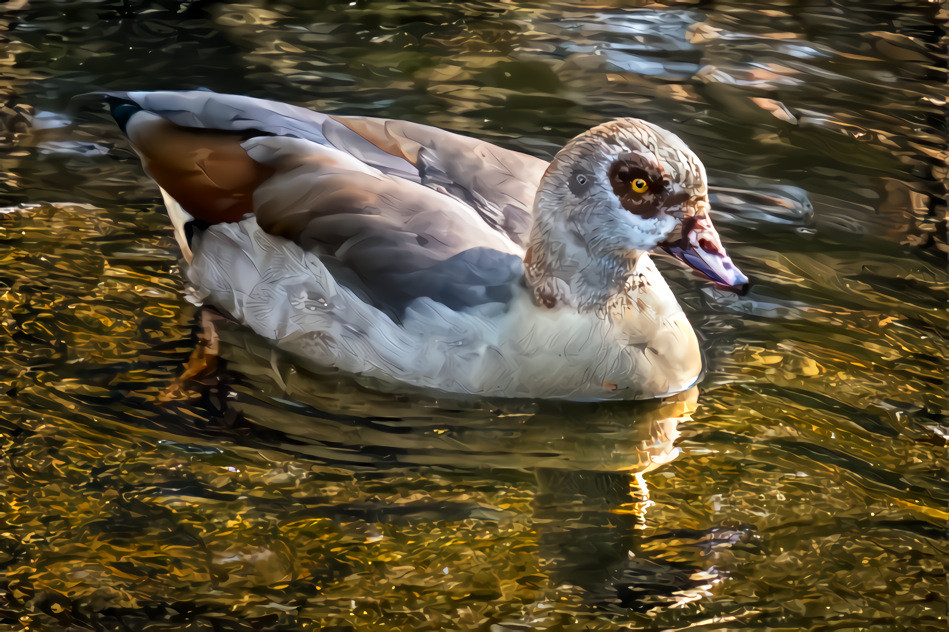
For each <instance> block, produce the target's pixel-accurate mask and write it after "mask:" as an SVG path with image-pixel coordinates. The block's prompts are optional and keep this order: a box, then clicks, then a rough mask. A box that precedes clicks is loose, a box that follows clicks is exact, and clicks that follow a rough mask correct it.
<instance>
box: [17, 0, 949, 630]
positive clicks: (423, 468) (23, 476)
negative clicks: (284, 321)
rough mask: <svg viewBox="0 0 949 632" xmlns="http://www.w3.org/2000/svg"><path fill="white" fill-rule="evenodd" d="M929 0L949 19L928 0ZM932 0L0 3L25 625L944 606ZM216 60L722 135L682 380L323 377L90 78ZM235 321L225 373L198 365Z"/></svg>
mask: <svg viewBox="0 0 949 632" xmlns="http://www.w3.org/2000/svg"><path fill="white" fill-rule="evenodd" d="M940 11H942V13H940ZM945 18H946V14H945V9H940V7H939V6H938V3H933V2H922V1H909V0H905V1H901V2H880V1H878V0H870V1H859V2H858V1H857V0H835V1H833V2H831V1H828V2H804V1H794V0H782V1H780V2H760V3H754V2H740V1H733V2H728V1H721V2H675V1H673V0H668V1H661V2H618V1H616V0H597V1H592V0H577V1H574V2H529V1H501V0H498V1H494V2H489V1H479V2H465V3H438V2H424V1H410V2H394V1H381V0H380V1H369V0H357V1H355V2H349V3H345V2H328V1H322V2H320V1H315V2H304V1H303V0H287V1H283V2H271V1H267V0H249V1H246V2H240V3H223V2H214V1H202V0H197V1H194V2H174V1H172V0H159V1H150V2H149V1H146V0H126V1H124V2H119V1H114V0H106V1H99V2H95V1H74V2H68V3H64V2H52V1H37V2H27V1H26V0H7V2H6V3H5V4H0V50H2V55H0V261H2V267H0V322H2V327H0V346H2V350H3V353H2V357H0V402H2V403H0V489H2V495H0V522H2V529H0V627H2V628H3V629H10V630H14V629H17V630H19V629H29V630H34V629H35V630H64V631H65V630H70V631H72V630H176V631H177V630H217V631H231V630H233V631H238V630H275V631H276V630H287V631H289V630H318V629H320V630H336V631H340V632H342V631H346V630H386V631H388V630H395V629H398V630H402V629H405V630H484V631H490V632H521V631H527V630H564V631H572V630H577V631H579V630H854V631H855V630H880V631H882V630H912V631H914V632H915V631H920V630H942V629H944V626H945V623H946V597H947V596H946V584H945V572H946V567H945V560H946V559H947V548H949V546H947V537H946V536H947V534H946V520H947V517H949V514H947V511H946V507H947V500H949V481H947V476H946V439H947V426H946V418H945V414H946V410H947V397H946V392H947V391H946V361H947V345H946V340H945V338H944V335H945V332H946V327H947V320H949V319H947V312H946V304H947V297H949V274H947V269H946V253H947V248H946V227H945V219H944V218H945V213H946V206H945V192H946V189H945V184H946V181H947V177H949V167H947V147H946V138H947V130H946V118H945V96H946V93H945V85H946V56H945V54H944V53H945V49H944V43H945V39H944V37H945V36H944V32H943V26H944V25H945ZM198 87H206V88H210V89H213V90H217V91H220V92H233V93H239V94H246V95H250V96H256V97H263V98H269V99H274V100H277V101H284V102H289V103H293V104H296V105H302V106H306V107H310V108H313V109H316V110H320V111H326V112H333V113H345V114H358V115H371V116H383V117H388V118H398V119H408V120H412V121H417V122H421V123H426V124H430V125H435V126H438V127H442V128H445V129H449V130H452V131H456V132H460V133H463V134H467V135H470V136H475V137H477V138H481V139H484V140H488V141H490V142H493V143H496V144H499V145H501V146H504V147H507V148H511V149H516V150H519V151H523V152H526V153H529V154H533V155H536V156H540V157H543V158H545V159H549V158H550V157H551V156H552V155H553V154H554V153H555V152H556V151H557V150H558V148H559V147H561V146H562V145H563V144H564V143H565V142H566V141H567V140H568V139H570V138H572V137H573V136H574V135H576V134H578V133H579V132H581V131H583V130H584V129H587V128H589V127H591V126H593V125H596V124H598V123H600V122H602V121H605V120H608V119H610V118H614V117H620V116H636V117H640V118H644V119H647V120H649V121H651V122H653V123H656V124H658V125H661V126H663V127H665V128H667V129H669V130H671V131H673V132H674V133H676V134H678V135H679V136H680V137H682V138H683V139H684V140H685V141H686V142H687V143H688V144H689V146H690V147H691V148H692V149H693V150H694V151H695V152H696V154H698V155H699V156H700V157H701V159H702V160H703V161H704V163H705V165H706V167H707V169H708V173H709V178H710V182H711V185H712V187H711V193H712V196H711V197H712V203H713V208H714V210H713V213H714V217H715V222H716V225H717V227H718V229H719V232H720V233H721V234H722V238H723V241H724V243H726V244H727V245H728V249H729V254H730V255H731V256H732V258H733V259H734V260H735V262H736V263H737V265H738V266H739V267H740V268H741V269H742V270H743V271H744V272H745V273H746V274H748V276H749V277H751V278H752V280H753V286H752V288H751V291H750V292H749V293H748V294H747V295H745V296H737V295H735V294H729V293H725V292H722V291H719V290H716V289H714V288H713V287H711V286H710V285H708V284H707V283H703V282H702V281H700V280H698V279H696V278H694V277H693V276H691V275H690V274H689V273H688V272H687V271H686V270H685V269H684V268H682V267H680V266H678V265H676V264H674V263H672V262H671V261H669V260H661V261H659V262H658V265H659V266H660V268H661V270H662V272H663V274H664V276H665V277H666V279H667V280H668V281H669V283H670V285H671V286H672V287H673V289H674V290H675V292H676V294H677V295H678V297H679V300H680V302H681V304H682V305H683V306H684V308H685V309H686V311H687V313H688V316H689V319H690V320H691V322H692V323H693V325H694V326H695V329H696V330H697V331H698V332H700V335H701V337H702V347H703V350H704V353H705V356H706V372H705V375H704V378H703V379H702V381H701V382H700V383H699V384H698V385H697V387H696V388H694V389H693V390H691V391H688V392H686V393H683V394H681V395H679V396H677V397H674V398H672V399H670V400H666V401H647V402H615V403H609V404H595V403H587V404H568V403H557V402H543V401H505V400H491V401H454V400H452V399H451V398H447V397H446V398H443V397H434V396H425V395H408V394H402V395H399V394H386V393H382V392H376V391H374V390H372V389H369V388H366V387H364V386H361V385H359V384H357V383H356V382H354V381H352V380H350V379H348V378H345V377H343V376H336V377H327V376H317V375H312V374H310V373H308V372H307V371H305V370H303V369H301V368H300V367H298V366H296V365H295V364H294V363H293V361H292V360H291V359H289V358H287V357H285V356H283V355H281V354H280V353H278V352H277V351H275V350H274V349H273V348H272V347H271V346H270V345H269V344H268V343H267V342H266V341H264V340H263V339H261V338H258V337H256V336H255V335H253V334H252V333H251V332H249V331H248V330H246V329H245V328H242V327H240V326H238V325H236V324H234V323H232V322H230V321H228V320H226V319H224V318H221V317H220V316H218V315H216V314H215V313H213V312H211V311H209V310H206V309H201V308H197V307H195V306H194V305H192V304H191V303H189V302H188V301H187V300H186V298H185V293H184V291H183V289H184V282H183V281H182V276H181V268H182V263H181V262H180V260H179V257H180V255H179V252H178V249H177V246H176V244H175V240H174V237H173V234H172V231H171V229H170V226H169V224H168V221H167V217H166V216H165V212H164V209H163V206H162V204H161V200H160V197H159V195H158V191H157V189H156V187H155V186H154V184H153V183H152V182H151V181H150V180H149V179H148V178H147V177H146V176H145V175H144V174H143V172H142V170H141V166H140V164H139V162H138V160H137V159H136V158H135V156H134V154H133V153H132V151H131V150H130V148H129V146H128V144H127V143H126V141H125V140H124V139H123V138H122V136H121V134H120V132H119V131H118V129H117V128H116V127H115V125H114V124H113V123H112V122H111V120H110V119H109V118H108V117H107V115H106V114H105V113H104V112H100V111H90V110H84V111H79V110H77V109H76V108H75V107H73V106H72V105H71V99H72V98H73V97H74V96H75V95H78V94H81V93H84V92H88V91H92V90H101V89H121V90H128V89H185V88H198ZM211 336H215V337H217V338H219V352H220V360H219V361H218V363H217V365H216V367H215V368H214V369H213V370H208V371H205V372H203V373H200V374H198V375H194V376H190V377H182V371H183V365H184V364H185V363H187V362H188V360H189V357H191V355H192V354H193V353H195V352H200V351H201V350H202V349H204V345H205V343H206V342H207V341H208V340H209V337H211Z"/></svg>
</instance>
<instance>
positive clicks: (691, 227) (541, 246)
mask: <svg viewBox="0 0 949 632" xmlns="http://www.w3.org/2000/svg"><path fill="white" fill-rule="evenodd" d="M709 210H710V205H709V201H708V185H707V180H706V176H705V167H704V166H703V165H702V163H701V161H700V160H699V159H698V157H696V155H695V154H694V153H693V152H692V151H691V150H690V149H689V148H688V147H687V146H686V144H685V143H684V142H682V140H681V139H680V138H679V137H677V136H676V135H675V134H672V133H671V132H668V131H666V130H664V129H662V128H661V127H658V126H656V125H653V124H651V123H647V122H646V121H642V120H639V119H633V118H623V119H616V120H613V121H609V122H607V123H603V124H602V125H599V126H597V127H594V128H593V129H591V130H588V131H586V132H584V133H583V134H580V135H579V136H577V137H576V138H574V139H573V140H572V141H570V142H569V143H568V144H567V145H566V146H565V147H564V148H563V149H562V150H560V152H558V153H557V155H556V156H555V157H554V159H553V161H552V162H551V163H550V166H549V167H548V169H547V171H546V173H545V174H544V177H543V178H542V180H541V182H540V185H539V187H538V190H537V195H536V196H535V199H534V224H533V226H532V229H531V234H530V241H529V245H528V250H527V255H526V257H525V275H526V278H527V280H528V283H529V284H530V285H531V287H532V288H533V291H534V294H535V296H536V297H537V299H538V300H539V302H541V303H542V304H544V305H547V306H549V307H552V306H553V305H555V304H558V303H569V304H573V305H576V306H577V307H578V308H579V309H581V310H583V309H596V308H599V307H601V306H602V305H604V304H606V302H608V301H609V300H610V299H611V298H612V297H613V296H615V295H616V294H618V293H620V292H623V291H624V288H625V285H626V282H627V279H628V277H629V276H631V275H632V274H633V271H634V269H635V265H636V260H637V259H638V257H639V256H640V255H641V254H642V253H644V252H648V251H653V250H660V251H664V252H665V253H667V254H670V255H672V256H673V257H675V258H676V259H678V260H680V261H682V262H684V263H685V264H687V265H689V266H690V267H692V268H693V269H695V270H697V271H698V272H700V273H701V274H703V275H704V276H706V277H707V278H708V279H710V280H711V281H713V282H714V283H716V284H717V285H719V286H723V287H727V288H731V289H734V290H736V291H739V292H743V291H744V290H745V289H746V288H747V286H748V279H747V277H745V275H744V274H742V273H741V271H740V270H739V269H738V268H737V267H736V266H735V265H734V263H732V261H731V259H730V258H729V256H728V254H727V253H726V252H725V248H724V247H723V246H722V243H721V239H720V238H719V236H718V233H717V232H716V230H715V228H714V226H713V225H712V220H711V217H710V216H709Z"/></svg>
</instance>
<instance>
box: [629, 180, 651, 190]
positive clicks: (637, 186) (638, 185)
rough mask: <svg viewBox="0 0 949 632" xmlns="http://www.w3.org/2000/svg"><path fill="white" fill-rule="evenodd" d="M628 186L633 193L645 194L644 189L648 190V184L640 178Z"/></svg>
mask: <svg viewBox="0 0 949 632" xmlns="http://www.w3.org/2000/svg"><path fill="white" fill-rule="evenodd" d="M629 186H630V188H631V189H632V190H633V193H645V192H646V189H648V188H649V183H648V182H646V181H645V180H643V179H642V178H636V179H635V180H633V181H632V182H630V183H629Z"/></svg>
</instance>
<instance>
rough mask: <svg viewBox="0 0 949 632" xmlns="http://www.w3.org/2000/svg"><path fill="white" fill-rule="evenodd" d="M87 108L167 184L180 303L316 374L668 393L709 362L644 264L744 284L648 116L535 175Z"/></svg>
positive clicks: (555, 395) (264, 127) (135, 100)
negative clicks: (219, 318) (657, 258)
mask: <svg viewBox="0 0 949 632" xmlns="http://www.w3.org/2000/svg"><path fill="white" fill-rule="evenodd" d="M99 98H100V99H102V100H105V101H106V102H107V103H108V104H109V106H110V109H111V113H112V116H113V118H114V119H115V121H116V122H117V124H118V125H119V127H120V128H121V129H122V131H123V132H124V133H125V135H126V136H127V138H128V140H129V141H130V143H131V146H132V148H133V149H134V150H135V152H136V153H137V154H138V156H139V157H140V158H141V161H142V164H143V167H144V169H145V171H146V172H147V173H148V175H150V176H151V177H152V178H153V179H154V180H155V182H156V183H157V184H158V187H159V189H160V192H161V196H162V198H163V199H164V203H165V206H166V208H167V210H168V214H169V217H170V219H171V223H172V225H173V227H174V234H175V238H176V240H177V243H178V245H179V246H180V248H181V252H182V255H183V259H184V263H185V270H186V272H185V274H186V276H187V281H188V290H187V292H188V298H189V300H191V301H192V302H195V303H197V304H205V305H210V306H213V307H214V308H216V309H217V310H219V311H221V312H223V313H224V314H226V315H227V316H229V317H230V318H233V319H234V320H236V321H238V322H240V323H242V324H243V325H246V326H247V327H249V328H250V329H252V330H253V331H254V332H256V334H259V335H260V336H263V337H265V338H267V339H269V340H271V341H273V344H275V345H276V346H277V347H278V348H279V349H282V350H284V351H287V352H289V353H290V354H291V355H292V357H293V358H294V361H295V362H299V364H300V366H302V367H305V368H307V369H309V370H311V371H316V372H320V373H340V374H345V375H348V376H350V377H352V378H354V379H356V380H357V381H358V382H360V383H362V384H367V385H369V386H372V387H374V388H380V389H384V390H390V391H392V390H394V391H399V390H401V389H408V390H411V389H422V390H424V391H427V392H433V393H436V394H443V395H446V396H447V395H457V396H479V397H487V398H491V397H497V398H532V399H535V398H536V399H566V400H580V401H591V400H608V399H650V398H658V397H666V396H669V395H672V394H674V393H678V392H681V391H685V390H686V389H689V388H691V387H692V386H693V385H694V384H696V382H697V381H698V380H699V378H700V377H701V374H702V354H701V351H700V347H699V343H698V339H697V337H696V334H695V332H694V331H693V329H692V327H691V325H690V324H689V321H688V319H687V318H686V316H685V314H684V313H683V311H682V309H681V307H680V306H679V304H678V302H677V301H676V297H675V295H674V294H673V292H672V290H671V289H670V288H669V286H668V285H667V283H666V282H665V280H664V279H663V277H662V275H661V274H660V273H659V271H658V269H657V268H656V266H655V264H654V262H653V261H652V259H651V258H650V256H649V254H648V253H649V252H650V251H654V250H656V251H659V252H664V253H667V254H669V255H671V256H672V257H675V258H676V259H678V260H680V261H682V262H684V263H685V264H687V265H688V266H691V267H692V268H694V269H695V270H696V271H698V272H700V273H701V274H702V275H704V276H705V277H707V278H708V279H709V280H711V281H712V282H714V283H715V284H717V285H719V286H722V287H726V288H731V289H733V290H735V291H738V292H743V291H745V290H747V287H748V279H747V278H746V277H745V275H744V274H742V273H741V271H740V270H739V269H738V268H737V267H736V266H735V265H734V264H733V263H732V261H731V259H730V258H729V256H728V255H727V253H726V252H725V248H724V247H723V246H722V243H721V240H720V238H719V236H718V233H717V232H716V230H715V228H714V227H713V225H712V220H711V217H710V205H709V200H708V187H707V180H706V174H705V169H704V167H703V165H702V163H701V161H700V160H699V159H698V157H696V155H695V154H694V153H693V152H692V151H691V150H690V149H689V148H688V147H687V146H686V144H685V143H684V142H683V141H682V140H680V139H679V138H678V137H677V136H675V135H674V134H672V133H670V132H668V131H666V130H664V129H662V128H660V127H658V126H656V125H654V124H651V123H649V122H646V121H644V120H639V119H635V118H620V119H616V120H612V121H608V122H605V123H603V124H601V125H598V126H596V127H594V128H592V129H590V130H588V131H586V132H583V133H582V134H580V135H579V136H577V137H576V138H574V139H573V140H571V141H570V142H568V143H567V144H566V146H565V147H564V148H563V149H561V150H560V151H559V152H558V153H557V154H556V155H555V156H554V158H553V160H551V161H550V162H547V161H545V160H542V159H540V158H536V157H533V156H529V155H526V154H523V153H519V152H517V151H512V150H508V149H504V148H501V147H498V146H496V145H493V144H491V143H488V142H484V141H481V140H477V139H475V138H471V137H468V136H463V135H460V134H456V133H452V132H448V131H445V130H442V129H438V128H435V127H431V126H427V125H423V124H420V123H415V122H409V121H402V120H394V119H383V118H371V117H363V116H339V115H335V114H323V113H318V112H314V111H311V110H308V109H305V108H300V107H296V106H292V105H287V104H283V103H278V102H274V101H269V100H264V99H258V98H251V97H246V96H238V95H229V94H219V93H215V92H211V91H207V90H195V91H155V92H106V93H99Z"/></svg>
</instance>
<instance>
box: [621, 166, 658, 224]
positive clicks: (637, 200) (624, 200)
mask: <svg viewBox="0 0 949 632" xmlns="http://www.w3.org/2000/svg"><path fill="white" fill-rule="evenodd" d="M609 178H610V186H612V187H613V193H615V194H616V197H618V198H619V201H620V204H622V205H623V208H625V209H626V210H627V211H629V212H630V213H634V214H636V215H639V216H640V217H643V218H645V219H650V218H653V217H655V216H656V215H658V214H659V212H660V211H661V210H662V202H663V199H664V198H665V193H664V189H665V186H666V183H665V180H664V179H663V177H662V173H661V172H660V171H659V167H658V166H657V165H655V164H653V163H651V162H649V161H647V160H646V159H644V158H638V157H633V158H621V159H620V160H617V161H615V162H614V163H613V164H611V165H610V171H609ZM638 180H642V181H645V182H646V185H647V188H646V190H645V191H643V192H641V193H638V192H636V191H635V187H634V183H636V182H637V181H638Z"/></svg>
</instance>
